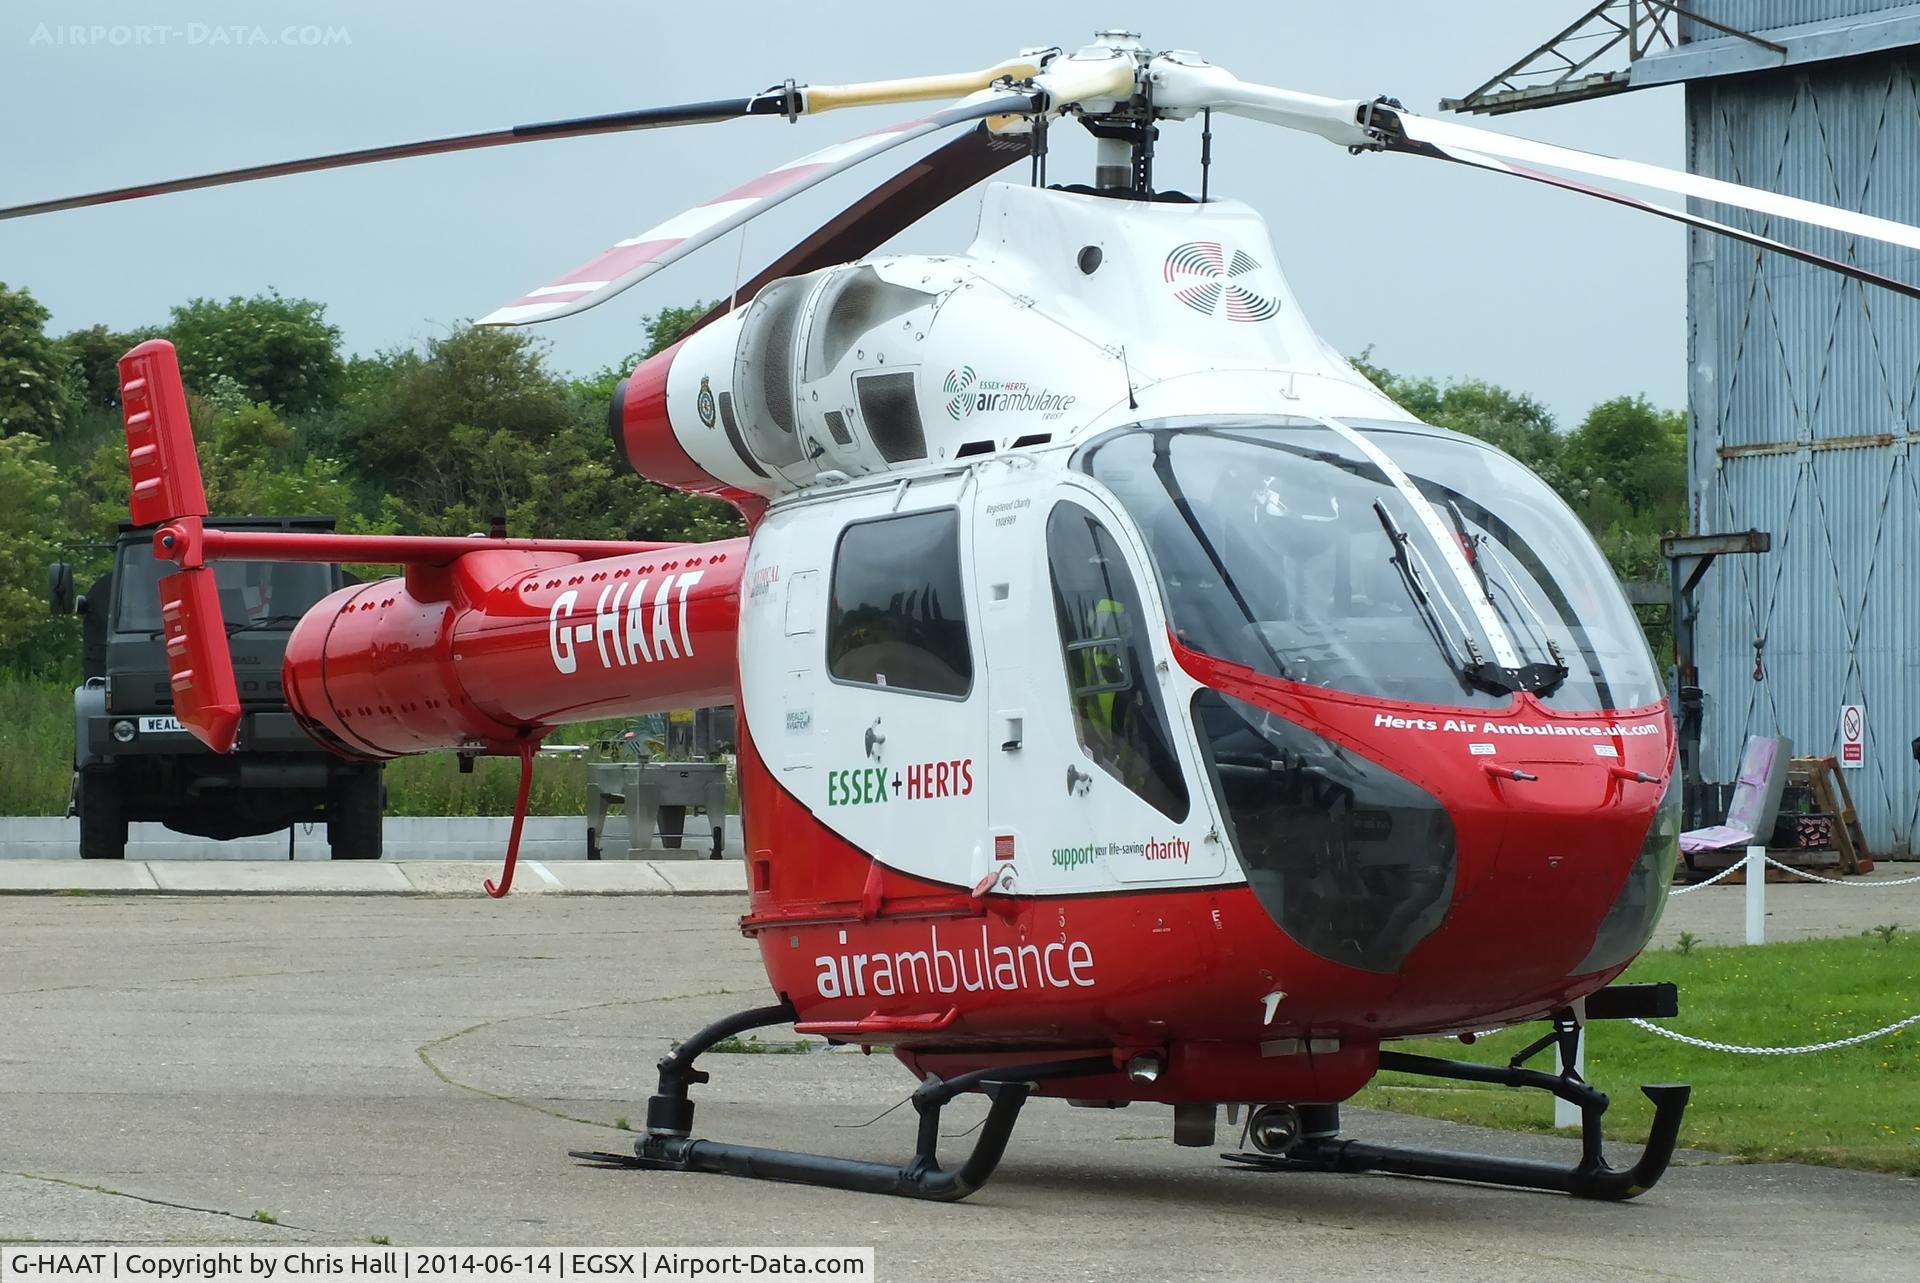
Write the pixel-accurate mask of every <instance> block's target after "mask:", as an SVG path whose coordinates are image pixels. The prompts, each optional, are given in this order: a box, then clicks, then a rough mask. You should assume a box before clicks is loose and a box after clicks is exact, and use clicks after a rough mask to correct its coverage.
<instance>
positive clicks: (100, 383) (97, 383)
mask: <svg viewBox="0 0 1920 1283" xmlns="http://www.w3.org/2000/svg"><path fill="white" fill-rule="evenodd" d="M154 334H155V331H153V330H152V329H144V330H134V331H131V332H126V333H121V332H118V331H114V330H110V329H108V328H107V327H106V326H104V325H94V326H89V327H88V328H86V329H84V330H75V331H73V333H71V334H63V335H61V336H60V338H59V339H57V340H55V344H56V346H57V348H58V349H59V352H60V355H61V356H62V357H64V358H65V360H66V367H67V386H68V387H69V388H70V389H71V390H72V393H73V399H74V401H75V402H76V403H78V404H79V405H80V406H81V407H82V408H83V409H88V410H118V409H119V408H120V358H121V357H123V356H125V355H126V354H127V353H128V352H130V351H132V350H133V349H134V348H135V347H138V346H139V345H140V344H141V343H143V342H145V341H146V340H147V339H150V338H153V337H154Z"/></svg>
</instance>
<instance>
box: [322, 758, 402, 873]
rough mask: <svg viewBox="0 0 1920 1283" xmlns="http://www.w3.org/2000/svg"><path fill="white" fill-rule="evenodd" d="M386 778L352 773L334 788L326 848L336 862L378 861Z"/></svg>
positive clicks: (345, 776) (364, 773)
mask: <svg viewBox="0 0 1920 1283" xmlns="http://www.w3.org/2000/svg"><path fill="white" fill-rule="evenodd" d="M386 791H387V790H386V776H385V774H384V772H381V771H353V772H350V773H349V774H347V775H343V776H341V777H340V780H339V782H338V783H337V784H335V785H334V786H333V810H332V813H331V815H330V817H329V818H328V820H327V845H328V846H330V847H331V848H333V858H334V859H336V860H377V859H379V858H380V847H381V836H380V821H381V819H382V817H383V815H384V814H385V811H386V802H387V799H386Z"/></svg>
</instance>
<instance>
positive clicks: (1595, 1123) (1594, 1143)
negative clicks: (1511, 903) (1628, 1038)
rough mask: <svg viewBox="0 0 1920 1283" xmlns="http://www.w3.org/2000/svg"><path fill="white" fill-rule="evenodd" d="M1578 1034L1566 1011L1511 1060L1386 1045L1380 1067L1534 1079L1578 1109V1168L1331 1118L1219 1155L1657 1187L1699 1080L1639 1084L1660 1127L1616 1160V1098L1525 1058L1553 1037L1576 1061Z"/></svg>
mask: <svg viewBox="0 0 1920 1283" xmlns="http://www.w3.org/2000/svg"><path fill="white" fill-rule="evenodd" d="M1633 1014H1638V1013H1637V1012H1635V1013H1633ZM1578 1033H1579V1027H1578V1026H1577V1025H1576V1024H1575V1023H1574V1021H1573V1018H1572V1016H1571V1014H1570V1013H1562V1015H1561V1016H1560V1017H1559V1018H1557V1019H1556V1020H1555V1021H1554V1027H1553V1031H1552V1032H1551V1033H1548V1034H1547V1035H1546V1036H1544V1037H1542V1038H1540V1039H1539V1040H1537V1041H1536V1042H1534V1043H1533V1044H1531V1045H1530V1046H1528V1047H1527V1048H1526V1049H1525V1050H1523V1051H1521V1052H1520V1054H1519V1055H1517V1056H1515V1057H1514V1058H1513V1059H1512V1061H1510V1062H1509V1063H1508V1064H1506V1065H1483V1064H1475V1063H1471V1062H1467V1061H1459V1060H1441V1059H1437V1058H1435V1057H1432V1056H1415V1055H1411V1054H1409V1053H1406V1052H1395V1051H1383V1052H1381V1053H1380V1068H1382V1069H1386V1070H1391V1071H1393V1072H1395V1073H1402V1074H1419V1075H1421V1076H1423V1077H1427V1078H1451V1079H1456V1080H1460V1081H1465V1082H1480V1083H1494V1084H1497V1085H1500V1086H1504V1087H1528V1088H1534V1089H1537V1090H1540V1091H1546V1092H1551V1093H1552V1094H1553V1095H1555V1096H1558V1097H1559V1098H1560V1099H1561V1100H1564V1101H1567V1102H1569V1103H1570V1104H1572V1105H1573V1106H1575V1107H1576V1108H1577V1109H1579V1111H1580V1145H1581V1152H1580V1161H1579V1162H1578V1163H1575V1164H1574V1165H1573V1166H1571V1167H1561V1166H1558V1165H1556V1164H1553V1163H1548V1162H1540V1161H1535V1160H1531V1159H1522V1158H1498V1157H1495V1156H1493V1155H1490V1154H1456V1153H1450V1152H1448V1151H1445V1150H1430V1149H1407V1148H1402V1147H1399V1146H1391V1145H1371V1144H1367V1143H1366V1142H1364V1141H1357V1140H1341V1139H1339V1138H1338V1137H1337V1135H1336V1133H1337V1131H1338V1125H1337V1121H1335V1123H1334V1125H1333V1126H1331V1127H1327V1126H1324V1125H1323V1126H1321V1127H1314V1128H1308V1129H1304V1134H1303V1135H1301V1137H1300V1138H1299V1139H1298V1140H1297V1141H1294V1142H1293V1143H1292V1144H1291V1145H1290V1146H1289V1147H1287V1148H1286V1149H1285V1150H1284V1151H1283V1152H1279V1153H1238V1154H1223V1155H1221V1157H1222V1158H1225V1159H1227V1160H1229V1161H1230V1162H1235V1163H1243V1164H1246V1165H1247V1166H1249V1167H1256V1168H1259V1169H1261V1170H1263V1171H1273V1172H1387V1173H1390V1174H1393V1175H1397V1176H1433V1177H1439V1178H1441V1179H1444V1180H1456V1181H1475V1182H1478V1183H1479V1184H1483V1185H1506V1186H1512V1187H1514V1188H1518V1189H1538V1190H1548V1191H1552V1192H1555V1193H1561V1194H1571V1195H1573V1196H1574V1197H1575V1198H1591V1199H1601V1200H1612V1201H1620V1200H1624V1199H1629V1198H1635V1197H1638V1196H1639V1195H1641V1194H1644V1193H1646V1192H1647V1191H1648V1190H1650V1189H1652V1188H1653V1187H1654V1185H1655V1183H1656V1182H1658V1181H1659V1179H1660V1177H1661V1176H1662V1175H1663V1174H1665V1172H1666V1170H1667V1164H1668V1163H1669V1162H1670V1161H1671V1160H1672V1158H1673V1150H1674V1145H1675V1143H1676V1142H1677V1141H1678V1140H1679V1138H1680V1118H1681V1116H1682V1115H1683V1114H1685V1113H1686V1111H1687V1099H1688V1097H1689V1096H1690V1095H1691V1094H1692V1090H1693V1089H1692V1088H1690V1087H1686V1086H1680V1085H1673V1084H1668V1085H1663V1086H1657V1087H1642V1088H1641V1089H1640V1090H1641V1092H1642V1093H1643V1094H1644V1095H1645V1096H1646V1097H1647V1099H1648V1100H1651V1101H1652V1102H1653V1126H1652V1128H1651V1129H1650V1130H1649V1132H1648V1134H1647V1143H1646V1147H1645V1148H1644V1149H1643V1150H1642V1151H1641V1154H1640V1158H1639V1161H1637V1162H1636V1163H1634V1165H1633V1166H1632V1167H1629V1168H1625V1169H1621V1168H1616V1167H1612V1166H1610V1165H1608V1163H1607V1160H1606V1156H1605V1155H1604V1154H1603V1153H1602V1152H1601V1147H1600V1142H1601V1140H1602V1131H1601V1116H1602V1115H1604V1114H1605V1113H1606V1111H1607V1105H1608V1103H1609V1102H1608V1100H1607V1095H1606V1093H1605V1092H1601V1091H1597V1090H1595V1089H1594V1088H1593V1087H1592V1086H1590V1085H1588V1084H1587V1083H1586V1082H1584V1081H1582V1080H1581V1078H1580V1076H1579V1075H1578V1074H1577V1073H1575V1072H1574V1071H1573V1070H1571V1069H1568V1070H1566V1071H1564V1072H1562V1073H1559V1074H1547V1073H1541V1072H1540V1071H1538V1070H1534V1069H1527V1068H1525V1067H1524V1065H1525V1063H1526V1061H1528V1060H1529V1059H1531V1058H1532V1057H1533V1056H1535V1055H1537V1054H1538V1053H1539V1052H1541V1051H1544V1050H1545V1049H1546V1048H1548V1047H1551V1046H1554V1045H1555V1044H1558V1045H1559V1046H1560V1048H1561V1062H1560V1063H1561V1064H1563V1065H1567V1066H1571V1065H1572V1064H1573V1063H1574V1054H1573V1052H1574V1043H1575V1039H1576V1038H1577V1036H1578ZM1334 1117H1335V1118H1336V1119H1337V1116H1334Z"/></svg>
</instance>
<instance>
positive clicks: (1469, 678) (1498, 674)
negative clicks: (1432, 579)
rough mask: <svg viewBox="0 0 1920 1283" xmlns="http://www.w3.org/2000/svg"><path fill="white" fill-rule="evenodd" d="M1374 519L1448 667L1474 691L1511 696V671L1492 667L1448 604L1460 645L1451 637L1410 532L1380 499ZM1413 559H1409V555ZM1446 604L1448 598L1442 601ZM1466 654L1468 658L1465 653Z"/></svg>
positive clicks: (1395, 565) (1402, 579)
mask: <svg viewBox="0 0 1920 1283" xmlns="http://www.w3.org/2000/svg"><path fill="white" fill-rule="evenodd" d="M1373 515H1374V516H1376V517H1378V518H1380V528H1381V529H1382V530H1384V531H1386V532H1387V540H1388V542H1389V543H1391V544H1392V545H1393V556H1392V558H1391V561H1392V562H1393V568H1394V569H1395V570H1397V571H1399V572H1400V584H1401V586H1402V587H1403V588H1405V589H1406V590H1407V596H1408V598H1409V599H1411V600H1412V602H1413V605H1414V609H1415V610H1417V611H1419V612H1420V619H1421V622H1422V623H1424V624H1425V625H1426V626H1427V633H1428V635H1429V636H1431V637H1432V638H1433V644H1434V645H1436V646H1438V647H1439V648H1440V653H1441V655H1442V656H1444V657H1445V658H1446V661H1447V666H1448V667H1450V668H1451V669H1452V670H1453V672H1454V675H1455V676H1457V677H1458V678H1459V679H1460V681H1461V682H1462V683H1463V684H1464V685H1466V686H1467V687H1469V688H1470V689H1478V690H1483V691H1486V692H1487V693H1488V694H1492V695H1510V694H1512V693H1513V691H1514V685H1513V680H1512V678H1511V676H1510V675H1509V674H1508V672H1507V670H1506V669H1504V668H1502V667H1500V665H1498V664H1492V663H1488V662H1487V661H1486V660H1485V659H1483V658H1482V657H1481V655H1480V648H1479V647H1478V646H1476V645H1474V642H1473V635H1472V634H1471V633H1469V632H1468V631H1467V628H1466V625H1465V623H1464V622H1462V621H1461V619H1460V617H1459V613H1458V612H1457V611H1454V610H1453V605H1452V603H1450V602H1448V603H1446V605H1447V609H1448V611H1450V612H1452V613H1453V615H1454V623H1455V624H1456V625H1458V626H1459V630H1460V631H1459V633H1458V634H1457V635H1458V638H1459V640H1458V641H1457V642H1456V641H1455V640H1454V636H1451V635H1449V634H1448V632H1447V629H1446V625H1445V624H1444V623H1443V622H1442V621H1441V619H1440V612H1439V609H1438V608H1437V607H1435V605H1434V601H1433V594H1432V593H1430V592H1428V591H1427V586H1426V584H1425V583H1424V582H1423V581H1422V579H1421V576H1420V571H1419V569H1418V568H1417V567H1416V566H1415V565H1414V564H1413V557H1416V556H1419V550H1418V549H1416V548H1413V547H1412V544H1411V541H1410V540H1409V538H1408V536H1407V532H1406V531H1404V530H1402V529H1401V528H1400V523H1399V522H1397V521H1395V520H1394V519H1393V514H1392V513H1390V512H1388V511H1387V506H1386V504H1384V503H1382V502H1380V501H1379V500H1378V499H1375V500H1374V501H1373ZM1410 553H1411V554H1412V555H1409V554H1410ZM1442 600H1443V601H1445V599H1444V598H1442ZM1463 651H1464V652H1465V654H1464V657H1463V655H1462V652H1463Z"/></svg>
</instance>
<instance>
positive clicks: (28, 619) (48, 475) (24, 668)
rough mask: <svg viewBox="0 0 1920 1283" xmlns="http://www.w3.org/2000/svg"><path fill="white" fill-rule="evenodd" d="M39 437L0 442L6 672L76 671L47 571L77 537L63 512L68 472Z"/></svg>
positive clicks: (70, 637) (0, 664)
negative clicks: (63, 473)
mask: <svg viewBox="0 0 1920 1283" xmlns="http://www.w3.org/2000/svg"><path fill="white" fill-rule="evenodd" d="M45 449H46V446H45V444H44V443H43V442H42V441H41V440H40V439H39V437H38V436H36V435H34V434H33V433H29V432H22V433H19V434H17V435H15V436H10V437H0V545H4V546H5V548H6V550H7V555H6V557H5V558H4V559H0V670H11V671H13V672H16V673H22V674H36V675H37V674H49V673H55V672H59V671H61V670H64V669H66V668H69V667H71V666H72V658H73V653H74V645H75V642H74V636H75V629H74V625H73V620H72V619H71V618H70V617H69V618H60V617H56V616H55V615H53V614H52V613H51V612H50V611H49V610H48V609H47V567H48V566H49V565H51V564H52V563H54V562H56V561H61V560H64V559H65V545H66V544H67V543H68V542H70V541H71V540H72V538H73V534H72V531H71V530H70V529H69V528H68V526H67V524H66V522H65V520H64V519H63V517H62V515H61V510H60V490H61V486H60V474H59V472H58V470H56V469H55V468H54V466H53V465H52V464H51V463H49V462H47V460H46V459H45V458H44V457H43V455H44V453H45Z"/></svg>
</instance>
